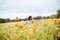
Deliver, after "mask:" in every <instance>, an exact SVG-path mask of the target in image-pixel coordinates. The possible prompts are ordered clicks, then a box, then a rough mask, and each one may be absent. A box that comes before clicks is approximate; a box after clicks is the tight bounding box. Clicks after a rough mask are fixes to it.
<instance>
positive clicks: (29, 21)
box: [25, 16, 33, 27]
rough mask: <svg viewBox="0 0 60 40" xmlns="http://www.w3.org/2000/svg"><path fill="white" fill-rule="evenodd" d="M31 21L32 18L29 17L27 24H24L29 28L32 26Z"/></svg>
mask: <svg viewBox="0 0 60 40" xmlns="http://www.w3.org/2000/svg"><path fill="white" fill-rule="evenodd" d="M31 20H33V18H32V16H29V17H28V20H27V22H26V23H25V24H28V25H29V26H30V27H31V26H32V25H33V24H32V22H31Z"/></svg>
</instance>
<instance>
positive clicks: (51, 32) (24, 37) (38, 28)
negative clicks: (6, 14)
mask: <svg viewBox="0 0 60 40" xmlns="http://www.w3.org/2000/svg"><path fill="white" fill-rule="evenodd" d="M25 22H26V21H21V22H10V23H0V40H57V37H58V38H59V37H60V19H42V20H32V26H29V25H28V24H27V23H25Z"/></svg>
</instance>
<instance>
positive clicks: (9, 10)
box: [0, 0, 60, 19]
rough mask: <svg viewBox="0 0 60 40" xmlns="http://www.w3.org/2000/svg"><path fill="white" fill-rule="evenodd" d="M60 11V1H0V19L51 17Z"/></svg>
mask: <svg viewBox="0 0 60 40" xmlns="http://www.w3.org/2000/svg"><path fill="white" fill-rule="evenodd" d="M58 9H60V0H0V18H10V19H14V18H15V17H16V16H18V17H19V18H26V17H28V16H30V15H31V16H33V17H34V16H50V15H52V14H55V13H56V11H57V10H58Z"/></svg>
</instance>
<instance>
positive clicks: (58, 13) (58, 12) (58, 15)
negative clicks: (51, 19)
mask: <svg viewBox="0 0 60 40" xmlns="http://www.w3.org/2000/svg"><path fill="white" fill-rule="evenodd" d="M59 17H60V9H58V11H57V18H59Z"/></svg>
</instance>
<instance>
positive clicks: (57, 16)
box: [0, 9, 60, 23]
mask: <svg viewBox="0 0 60 40" xmlns="http://www.w3.org/2000/svg"><path fill="white" fill-rule="evenodd" d="M59 17H60V9H58V10H57V13H56V14H54V15H51V16H36V17H33V18H34V19H35V20H38V19H54V18H59ZM22 20H23V21H26V20H28V19H27V18H24V19H21V18H20V19H19V20H16V19H13V20H11V19H9V18H7V19H4V18H0V23H5V22H16V21H22Z"/></svg>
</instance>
